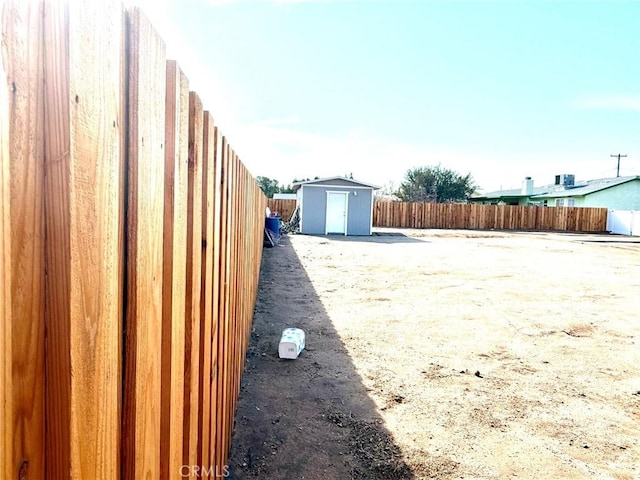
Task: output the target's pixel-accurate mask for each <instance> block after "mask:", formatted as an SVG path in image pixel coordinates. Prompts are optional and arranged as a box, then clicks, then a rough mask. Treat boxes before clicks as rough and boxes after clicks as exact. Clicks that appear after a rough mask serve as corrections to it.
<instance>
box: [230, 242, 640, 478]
mask: <svg viewBox="0 0 640 480" xmlns="http://www.w3.org/2000/svg"><path fill="white" fill-rule="evenodd" d="M639 293H640V238H629V237H612V236H606V235H601V236H600V235H575V234H550V233H503V232H472V231H443V230H422V231H416V230H413V231H411V230H385V231H383V232H378V234H377V235H374V236H372V237H366V238H362V237H359V238H358V237H349V238H345V237H315V236H302V235H293V236H285V237H283V239H282V241H281V244H280V245H279V246H277V247H275V248H272V249H265V251H264V256H263V266H262V273H261V282H260V291H259V298H258V303H257V306H256V313H255V321H254V327H253V332H252V338H251V345H250V349H249V351H248V354H247V365H246V371H245V374H244V377H243V381H242V386H241V393H240V399H239V403H238V412H237V416H236V424H235V431H234V437H233V445H232V452H231V458H230V467H231V476H232V477H233V478H237V479H245V478H247V479H249V478H252V479H258V478H259V479H324V480H334V479H335V480H341V479H349V478H356V479H394V478H396V479H412V478H415V479H423V478H436V479H452V478H456V479H457V478H464V479H509V478H520V479H545V480H546V479H587V478H594V479H625V480H626V479H640V295H639ZM289 326H293V327H299V328H302V329H303V330H304V331H305V332H306V335H307V348H306V350H305V351H304V352H303V353H302V354H301V355H300V357H299V358H298V359H296V360H281V359H279V358H278V353H277V350H278V342H279V338H280V333H281V332H282V330H283V329H284V328H286V327H289Z"/></svg>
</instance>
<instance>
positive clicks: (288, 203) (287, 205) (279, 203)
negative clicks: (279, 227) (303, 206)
mask: <svg viewBox="0 0 640 480" xmlns="http://www.w3.org/2000/svg"><path fill="white" fill-rule="evenodd" d="M268 206H269V208H270V209H271V211H272V212H278V213H279V214H280V218H281V219H282V220H283V221H285V222H288V221H289V220H290V219H291V214H292V213H293V211H294V210H295V209H296V201H295V200H280V199H278V200H275V199H273V198H270V199H269V204H268Z"/></svg>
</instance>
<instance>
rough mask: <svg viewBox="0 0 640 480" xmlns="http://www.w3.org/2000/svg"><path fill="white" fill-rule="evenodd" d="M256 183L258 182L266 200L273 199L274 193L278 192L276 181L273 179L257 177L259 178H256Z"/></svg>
mask: <svg viewBox="0 0 640 480" xmlns="http://www.w3.org/2000/svg"><path fill="white" fill-rule="evenodd" d="M256 181H257V182H258V185H259V186H260V188H261V189H262V191H263V192H264V194H265V195H266V196H267V197H268V198H273V194H274V193H279V192H280V187H279V186H278V181H277V180H275V179H273V178H268V177H261V176H259V177H256Z"/></svg>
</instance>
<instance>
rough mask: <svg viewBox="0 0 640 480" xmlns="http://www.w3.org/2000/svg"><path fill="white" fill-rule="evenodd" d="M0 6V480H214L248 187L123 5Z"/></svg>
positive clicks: (244, 264) (238, 301) (245, 272)
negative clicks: (205, 479) (200, 479)
mask: <svg viewBox="0 0 640 480" xmlns="http://www.w3.org/2000/svg"><path fill="white" fill-rule="evenodd" d="M0 8H2V17H1V27H2V32H1V33H2V44H1V48H2V52H1V55H0V73H1V76H0V478H7V479H43V478H51V479H54V478H55V479H64V478H73V479H85V478H100V479H119V478H123V479H133V478H149V479H156V478H164V479H174V478H181V477H189V476H191V477H193V478H195V477H203V476H208V477H210V478H213V477H214V475H218V476H219V477H220V476H222V475H224V473H225V467H224V465H225V462H226V459H227V455H228V450H229V446H230V438H231V430H232V427H233V417H234V413H235V408H236V401H237V396H238V393H239V386H240V374H241V371H242V369H243V362H244V353H245V350H246V347H247V342H248V338H249V333H250V328H251V321H252V316H253V306H254V304H255V299H256V294H257V282H258V276H259V266H260V257H261V251H262V235H263V227H264V211H265V207H266V198H265V197H264V195H263V194H262V192H261V191H260V189H259V188H258V186H257V184H256V182H255V181H254V179H253V178H252V177H251V176H250V174H249V172H248V171H247V169H246V168H245V167H244V165H243V164H242V163H241V162H240V161H239V159H238V157H237V155H236V154H235V153H234V151H233V149H232V148H231V147H230V145H229V143H228V141H227V139H226V138H225V137H224V136H222V134H221V133H220V131H219V130H218V128H217V126H216V125H215V124H214V122H213V119H212V117H211V115H210V113H209V112H207V111H203V105H202V102H201V100H200V98H199V96H198V95H197V94H196V93H194V92H190V91H189V82H188V79H187V77H186V76H185V75H184V74H183V73H182V71H181V70H180V68H179V67H178V65H177V63H176V62H173V61H167V60H166V58H165V46H164V43H163V41H162V39H161V38H159V36H158V34H157V33H156V32H155V31H154V29H153V28H152V26H151V25H150V24H149V22H148V21H147V19H146V18H145V17H144V16H143V15H142V14H141V12H140V11H139V10H137V9H125V8H124V7H122V6H121V5H120V4H119V3H118V2H107V1H104V2H102V1H100V2H69V3H63V2H53V1H47V2H38V1H35V0H34V1H30V2H24V1H21V0H7V1H5V3H4V5H2V4H0Z"/></svg>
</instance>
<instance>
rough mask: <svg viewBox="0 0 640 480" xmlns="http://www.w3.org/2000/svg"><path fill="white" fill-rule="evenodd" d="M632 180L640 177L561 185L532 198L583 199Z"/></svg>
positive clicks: (603, 179)
mask: <svg viewBox="0 0 640 480" xmlns="http://www.w3.org/2000/svg"><path fill="white" fill-rule="evenodd" d="M633 180H640V176H637V175H634V176H630V177H613V178H598V179H595V180H587V181H586V182H580V183H578V184H576V185H571V186H568V187H564V186H562V185H551V187H554V188H551V189H550V190H549V191H547V192H545V193H542V194H536V195H533V197H534V198H546V197H554V198H555V197H583V196H585V195H589V194H590V193H594V192H599V191H600V190H605V189H607V188H611V187H615V186H617V185H622V184H623V183H627V182H631V181H633Z"/></svg>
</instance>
